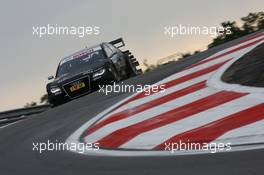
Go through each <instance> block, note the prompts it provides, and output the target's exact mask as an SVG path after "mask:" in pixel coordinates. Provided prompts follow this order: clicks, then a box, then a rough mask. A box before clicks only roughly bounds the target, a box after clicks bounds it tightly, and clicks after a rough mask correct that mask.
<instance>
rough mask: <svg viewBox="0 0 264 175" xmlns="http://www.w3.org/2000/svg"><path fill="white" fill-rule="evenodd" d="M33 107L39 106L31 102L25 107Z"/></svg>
mask: <svg viewBox="0 0 264 175" xmlns="http://www.w3.org/2000/svg"><path fill="white" fill-rule="evenodd" d="M33 106H37V103H36V102H34V101H33V102H31V103H27V104H26V105H25V106H24V107H25V108H29V107H33Z"/></svg>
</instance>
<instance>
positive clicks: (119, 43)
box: [109, 38, 125, 48]
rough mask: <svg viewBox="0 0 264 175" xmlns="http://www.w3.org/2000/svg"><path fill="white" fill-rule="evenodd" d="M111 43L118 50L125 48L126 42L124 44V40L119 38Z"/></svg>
mask: <svg viewBox="0 0 264 175" xmlns="http://www.w3.org/2000/svg"><path fill="white" fill-rule="evenodd" d="M109 43H110V44H112V45H114V46H115V47H117V48H120V47H124V46H125V42H124V40H123V38H118V39H116V40H113V41H110V42H109Z"/></svg>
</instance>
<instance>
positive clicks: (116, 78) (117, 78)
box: [110, 65, 121, 82]
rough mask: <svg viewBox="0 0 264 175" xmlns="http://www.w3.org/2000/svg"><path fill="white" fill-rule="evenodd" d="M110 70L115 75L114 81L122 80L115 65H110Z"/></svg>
mask: <svg viewBox="0 0 264 175" xmlns="http://www.w3.org/2000/svg"><path fill="white" fill-rule="evenodd" d="M110 72H111V73H112V75H113V81H114V82H119V81H120V80H121V77H120V75H119V74H118V72H117V70H116V68H115V67H114V66H113V65H111V66H110Z"/></svg>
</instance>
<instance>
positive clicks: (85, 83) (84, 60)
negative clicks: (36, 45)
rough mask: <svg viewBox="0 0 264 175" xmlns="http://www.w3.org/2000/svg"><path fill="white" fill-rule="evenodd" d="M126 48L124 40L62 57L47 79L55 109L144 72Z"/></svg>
mask: <svg viewBox="0 0 264 175" xmlns="http://www.w3.org/2000/svg"><path fill="white" fill-rule="evenodd" d="M123 46H125V43H124V41H123V39H122V38H119V39H117V40H114V41H111V42H104V43H101V44H99V45H96V46H93V47H90V48H85V49H83V50H80V51H78V52H76V53H74V54H72V55H70V56H67V57H65V58H63V59H62V60H61V61H60V63H59V65H58V68H57V71H56V75H55V77H54V76H50V77H49V78H48V79H49V80H52V79H54V80H53V81H52V82H50V83H48V84H47V86H46V89H47V94H48V101H49V103H50V104H52V105H54V106H56V105H59V104H61V103H63V102H66V101H69V100H71V99H74V98H77V97H80V96H82V95H85V94H88V93H90V92H92V91H95V90H98V88H99V85H106V84H111V83H113V82H119V81H120V80H124V79H127V78H129V77H132V76H136V75H138V74H140V73H142V70H141V69H137V66H139V63H138V61H137V60H136V58H134V56H133V55H132V54H131V52H130V51H129V50H126V51H121V50H120V49H119V48H120V47H123Z"/></svg>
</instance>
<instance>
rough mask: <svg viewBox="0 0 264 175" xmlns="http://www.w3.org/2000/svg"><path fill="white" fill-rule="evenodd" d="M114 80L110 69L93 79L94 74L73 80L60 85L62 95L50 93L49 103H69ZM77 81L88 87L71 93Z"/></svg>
mask: <svg viewBox="0 0 264 175" xmlns="http://www.w3.org/2000/svg"><path fill="white" fill-rule="evenodd" d="M113 80H114V76H113V74H112V72H110V71H109V70H108V69H106V71H105V73H104V74H103V75H100V76H97V77H93V74H92V73H89V74H86V75H83V76H82V77H80V78H78V79H72V80H69V81H67V82H63V83H60V85H59V87H60V88H61V93H55V94H54V93H49V102H50V103H51V104H61V103H63V102H67V101H69V100H71V99H74V98H78V97H80V96H83V95H86V94H89V93H91V92H94V91H96V90H98V89H99V86H102V85H106V84H110V83H111V82H113ZM77 81H83V82H85V85H86V87H85V88H83V89H80V90H77V91H75V92H74V93H71V92H70V87H71V85H72V84H73V83H75V82H77Z"/></svg>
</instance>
